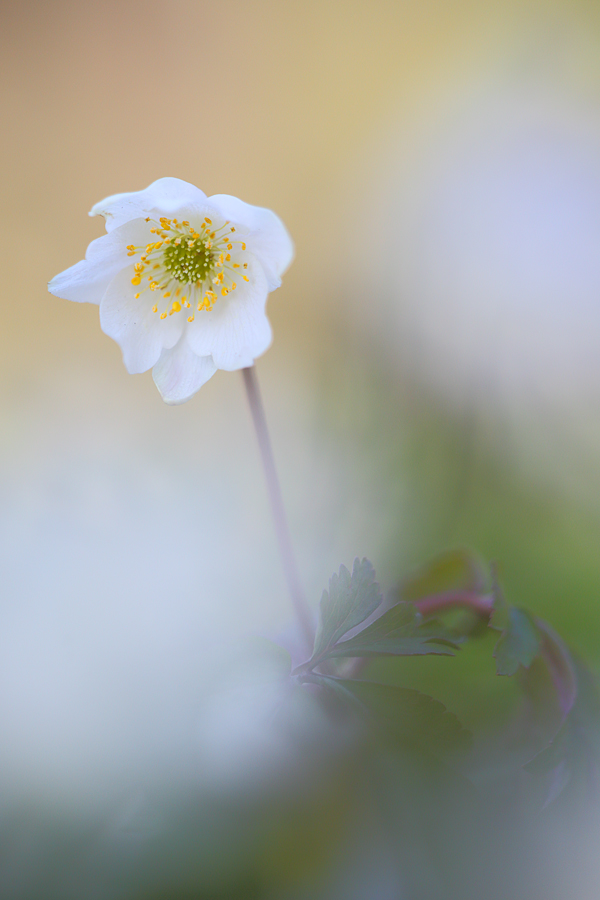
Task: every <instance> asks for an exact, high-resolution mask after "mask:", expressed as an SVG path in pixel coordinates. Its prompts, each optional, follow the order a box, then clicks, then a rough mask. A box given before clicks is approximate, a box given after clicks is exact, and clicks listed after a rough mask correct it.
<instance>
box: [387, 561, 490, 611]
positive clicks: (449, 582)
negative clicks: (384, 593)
mask: <svg viewBox="0 0 600 900" xmlns="http://www.w3.org/2000/svg"><path fill="white" fill-rule="evenodd" d="M484 585H485V573H484V571H483V569H482V567H481V565H480V563H479V561H478V560H477V558H476V557H475V556H474V555H473V554H472V553H469V551H468V550H460V549H459V550H450V551H448V552H447V553H443V554H441V555H440V556H438V557H436V559H434V560H432V562H430V563H428V564H427V565H426V566H423V568H421V569H419V571H418V572H416V573H415V574H414V575H412V576H411V577H409V578H408V579H406V580H405V581H404V582H403V583H402V584H401V585H400V591H399V593H400V597H401V599H402V600H420V599H421V598H423V597H430V596H431V595H433V594H442V593H445V592H446V591H481V590H483V588H484Z"/></svg>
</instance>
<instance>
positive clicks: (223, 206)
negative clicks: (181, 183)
mask: <svg viewBox="0 0 600 900" xmlns="http://www.w3.org/2000/svg"><path fill="white" fill-rule="evenodd" d="M208 203H210V204H211V205H212V206H213V207H214V209H215V210H216V211H217V212H218V213H219V214H220V215H221V216H222V217H223V218H224V219H226V220H229V221H230V222H232V223H233V224H234V225H235V226H236V228H237V227H238V226H239V229H238V230H239V231H240V234H241V235H243V236H245V239H246V238H247V245H248V250H249V251H250V252H251V253H253V254H254V255H255V256H256V257H257V259H259V260H260V262H261V264H262V267H263V268H264V270H265V274H266V276H267V282H268V285H269V290H270V291H274V290H275V288H278V287H279V285H280V284H281V276H282V275H283V273H284V272H285V270H286V269H287V267H288V266H289V264H290V263H291V261H292V259H293V258H294V245H293V243H292V239H291V237H290V236H289V234H288V233H287V230H286V228H285V225H284V224H283V222H282V221H281V219H279V218H278V216H276V215H275V213H274V212H272V210H270V209H264V208H263V207H262V206H251V205H250V204H249V203H244V201H243V200H238V198H237V197H231V196H229V194H214V195H213V196H212V197H209V198H208Z"/></svg>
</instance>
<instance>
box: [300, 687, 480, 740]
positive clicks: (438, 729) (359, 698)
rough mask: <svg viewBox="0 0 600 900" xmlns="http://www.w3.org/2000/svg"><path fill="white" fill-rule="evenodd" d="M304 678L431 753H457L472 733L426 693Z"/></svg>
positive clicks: (394, 733)
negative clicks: (331, 692)
mask: <svg viewBox="0 0 600 900" xmlns="http://www.w3.org/2000/svg"><path fill="white" fill-rule="evenodd" d="M303 680H304V681H308V682H310V683H312V684H320V685H322V686H323V687H325V688H328V689H329V690H331V691H333V692H334V693H335V694H337V696H338V697H340V698H341V699H342V700H344V701H345V702H346V703H349V704H350V705H351V706H352V707H353V708H354V709H355V710H356V711H357V712H359V713H361V714H363V715H365V714H367V715H368V716H369V717H370V718H371V719H372V720H373V721H374V722H375V723H376V724H377V725H378V726H379V727H382V728H383V729H384V730H385V731H386V732H388V733H389V734H391V735H392V736H393V737H394V738H395V739H397V740H398V741H400V743H403V744H405V745H407V746H411V747H413V748H414V747H416V748H418V749H420V750H422V751H424V752H426V753H430V754H433V755H447V754H449V753H457V752H460V751H464V750H467V749H468V748H469V746H470V743H471V735H470V734H469V732H468V731H466V730H465V729H464V728H463V726H462V725H461V723H460V721H459V720H458V718H457V717H456V716H455V715H454V714H453V713H451V712H448V710H447V709H446V707H445V706H444V704H443V703H440V702H439V700H434V699H433V697H429V696H427V694H421V693H419V691H415V690H412V689H410V688H401V687H396V686H395V685H390V684H379V683H377V682H373V681H354V680H350V679H344V678H332V677H329V676H326V675H307V676H305V678H304V679H303Z"/></svg>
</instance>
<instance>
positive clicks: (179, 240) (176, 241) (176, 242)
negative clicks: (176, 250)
mask: <svg viewBox="0 0 600 900" xmlns="http://www.w3.org/2000/svg"><path fill="white" fill-rule="evenodd" d="M173 243H174V244H180V243H181V238H175V240H174V241H173Z"/></svg>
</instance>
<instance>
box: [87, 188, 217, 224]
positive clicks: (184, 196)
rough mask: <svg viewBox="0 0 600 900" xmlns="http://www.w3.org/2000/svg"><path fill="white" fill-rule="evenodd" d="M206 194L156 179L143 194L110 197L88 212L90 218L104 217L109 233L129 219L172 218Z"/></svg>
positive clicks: (134, 192)
mask: <svg viewBox="0 0 600 900" xmlns="http://www.w3.org/2000/svg"><path fill="white" fill-rule="evenodd" d="M205 199H206V194H205V193H204V192H203V191H201V190H200V188H197V187H195V186H194V185H193V184H189V183H188V182H187V181H181V179H180V178H159V179H158V181H153V182H152V184H151V185H150V186H149V187H147V188H145V189H144V190H143V191H133V193H130V194H113V195H112V196H111V197H106V198H105V199H104V200H101V201H100V203H96V205H95V206H93V207H92V209H91V210H90V216H104V218H105V220H106V230H107V231H112V230H113V229H114V228H118V226H119V225H122V224H123V223H124V222H128V221H129V220H130V219H138V218H140V217H145V216H151V217H152V218H157V217H159V216H168V217H169V218H172V217H173V216H175V215H176V214H177V213H178V212H181V211H183V210H185V209H187V208H188V207H189V206H197V205H198V204H201V203H202V202H203V201H204V200H205Z"/></svg>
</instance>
